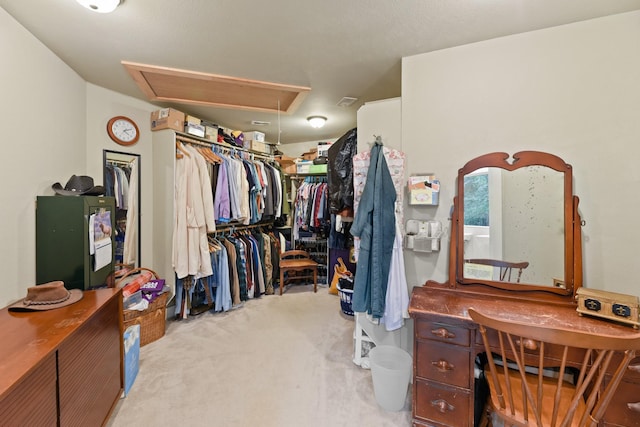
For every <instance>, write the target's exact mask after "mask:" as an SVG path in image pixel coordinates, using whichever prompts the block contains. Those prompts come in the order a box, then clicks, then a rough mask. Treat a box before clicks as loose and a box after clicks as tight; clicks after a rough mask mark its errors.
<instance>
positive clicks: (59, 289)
mask: <svg viewBox="0 0 640 427" xmlns="http://www.w3.org/2000/svg"><path fill="white" fill-rule="evenodd" d="M81 299H82V291H81V290H80V289H71V290H70V291H69V290H67V289H66V288H65V287H64V283H63V282H62V281H61V280H57V281H55V282H49V283H45V284H43V285H37V286H32V287H30V288H28V289H27V297H26V298H24V299H21V300H20V301H18V302H15V303H13V304H11V305H10V306H9V310H10V311H43V310H53V309H54V308H60V307H65V306H67V305H70V304H73V303H74V302H77V301H80V300H81Z"/></svg>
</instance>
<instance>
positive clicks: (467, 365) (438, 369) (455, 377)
mask: <svg viewBox="0 0 640 427" xmlns="http://www.w3.org/2000/svg"><path fill="white" fill-rule="evenodd" d="M472 373H473V371H471V352H470V351H469V350H468V349H465V348H462V347H458V346H453V345H447V344H441V343H437V342H433V341H417V342H416V375H417V376H419V377H422V378H425V379H429V380H434V381H438V382H441V383H446V384H452V385H455V386H458V387H463V388H467V389H468V388H471V384H470V383H469V381H470V380H472V379H473V375H472Z"/></svg>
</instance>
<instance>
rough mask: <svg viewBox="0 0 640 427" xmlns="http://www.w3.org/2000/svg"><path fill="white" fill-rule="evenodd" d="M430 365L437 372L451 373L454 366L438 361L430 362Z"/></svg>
mask: <svg viewBox="0 0 640 427" xmlns="http://www.w3.org/2000/svg"><path fill="white" fill-rule="evenodd" d="M431 364H432V365H433V366H435V367H436V368H437V369H438V370H439V371H452V370H453V368H455V366H453V365H452V364H451V363H449V362H447V361H446V360H442V359H440V360H438V361H435V360H434V361H432V362H431Z"/></svg>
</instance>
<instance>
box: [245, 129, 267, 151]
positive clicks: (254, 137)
mask: <svg viewBox="0 0 640 427" xmlns="http://www.w3.org/2000/svg"><path fill="white" fill-rule="evenodd" d="M264 136H265V135H264V133H263V132H258V131H255V130H253V131H250V132H244V140H245V142H246V141H256V142H265V139H264ZM245 148H249V147H245Z"/></svg>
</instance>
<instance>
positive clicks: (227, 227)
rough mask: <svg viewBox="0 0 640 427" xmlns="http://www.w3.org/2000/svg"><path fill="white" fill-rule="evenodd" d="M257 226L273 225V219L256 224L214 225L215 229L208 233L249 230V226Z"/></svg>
mask: <svg viewBox="0 0 640 427" xmlns="http://www.w3.org/2000/svg"><path fill="white" fill-rule="evenodd" d="M258 227H273V221H268V222H260V223H257V224H247V225H245V224H226V225H216V231H213V232H211V233H208V234H216V233H224V232H228V231H241V230H249V229H251V228H258Z"/></svg>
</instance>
